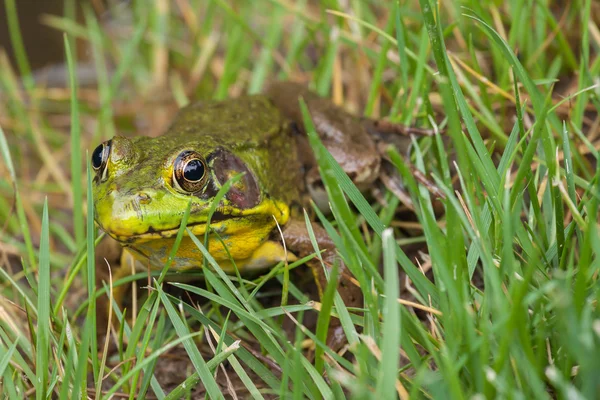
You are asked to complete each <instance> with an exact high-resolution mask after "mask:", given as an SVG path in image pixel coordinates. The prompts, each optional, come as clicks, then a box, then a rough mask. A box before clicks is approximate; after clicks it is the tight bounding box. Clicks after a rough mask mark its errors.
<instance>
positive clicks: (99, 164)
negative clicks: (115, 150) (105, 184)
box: [92, 140, 112, 179]
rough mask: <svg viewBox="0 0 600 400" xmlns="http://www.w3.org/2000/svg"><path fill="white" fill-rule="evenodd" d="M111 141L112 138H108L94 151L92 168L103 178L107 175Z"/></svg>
mask: <svg viewBox="0 0 600 400" xmlns="http://www.w3.org/2000/svg"><path fill="white" fill-rule="evenodd" d="M111 142H112V140H108V141H106V142H104V143H102V144H101V145H100V146H98V147H96V149H95V150H94V152H93V153H92V168H93V169H94V171H96V174H98V176H100V177H101V178H102V179H104V178H105V177H106V164H107V162H108V157H109V156H110V145H111Z"/></svg>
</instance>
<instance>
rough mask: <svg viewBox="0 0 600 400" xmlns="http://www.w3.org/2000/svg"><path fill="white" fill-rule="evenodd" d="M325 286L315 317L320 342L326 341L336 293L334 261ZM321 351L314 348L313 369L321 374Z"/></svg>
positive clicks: (322, 351) (337, 271)
mask: <svg viewBox="0 0 600 400" xmlns="http://www.w3.org/2000/svg"><path fill="white" fill-rule="evenodd" d="M328 275H329V276H328V281H327V286H326V287H325V290H324V292H323V296H322V297H321V309H320V310H319V317H318V319H317V329H316V336H317V338H318V339H319V340H320V341H321V342H326V340H327V332H328V331H329V321H330V320H331V309H332V308H333V303H334V296H335V294H336V289H337V284H338V275H339V265H338V264H337V262H335V263H334V264H333V265H332V266H331V269H330V270H329V274H328ZM323 353H324V348H323V347H320V346H317V347H316V348H315V369H316V370H317V372H318V373H319V374H323V362H324V360H323Z"/></svg>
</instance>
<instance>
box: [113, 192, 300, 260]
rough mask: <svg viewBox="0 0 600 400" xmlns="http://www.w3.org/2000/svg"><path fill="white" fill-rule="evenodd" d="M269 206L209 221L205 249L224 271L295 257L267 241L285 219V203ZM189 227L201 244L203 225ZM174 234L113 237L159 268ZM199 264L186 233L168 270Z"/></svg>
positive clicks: (168, 232)
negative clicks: (269, 209) (264, 210)
mask: <svg viewBox="0 0 600 400" xmlns="http://www.w3.org/2000/svg"><path fill="white" fill-rule="evenodd" d="M271 205H272V206H274V207H275V208H276V209H273V210H272V211H276V212H275V213H269V214H252V215H246V216H244V217H241V218H240V217H238V218H232V219H228V220H224V221H219V222H216V223H213V224H211V233H210V234H209V236H208V251H209V252H210V254H211V255H212V257H213V258H214V259H215V260H216V261H217V262H218V263H219V265H220V266H221V268H223V269H224V270H225V271H226V272H234V271H235V266H237V268H238V269H239V270H240V271H241V272H244V271H248V270H254V269H264V268H268V267H271V266H273V265H275V264H276V263H278V262H279V261H282V260H284V259H286V257H287V259H288V260H293V259H295V257H294V256H293V255H286V254H285V252H284V249H283V247H282V246H281V245H280V244H279V243H278V241H276V240H275V241H271V240H269V236H270V235H271V234H272V232H273V231H274V229H276V225H277V223H279V224H280V225H283V224H285V223H286V222H287V220H288V218H289V208H288V207H287V205H284V204H282V203H279V204H275V203H274V202H273V203H271ZM263 206H264V205H263ZM190 229H191V231H192V232H193V234H194V235H195V236H196V237H197V238H198V239H199V240H200V242H202V243H204V234H205V232H206V225H205V224H197V225H193V226H190ZM176 234H177V230H169V231H163V232H153V233H148V234H143V235H138V236H135V237H130V238H127V239H125V240H123V238H117V239H118V240H121V241H124V242H125V243H126V244H125V245H126V246H127V247H128V248H129V249H130V250H132V252H133V253H135V255H136V258H138V260H139V261H141V262H142V264H143V265H144V264H149V266H150V267H151V268H152V269H161V268H163V267H164V265H165V263H166V262H167V259H168V257H169V253H170V252H171V249H172V247H173V245H174V243H175V237H176ZM275 239H277V237H275ZM234 263H235V266H234ZM202 264H203V257H202V252H201V251H200V249H198V247H197V246H196V245H195V243H194V242H193V241H192V239H191V238H190V237H189V236H188V235H187V232H186V234H185V235H184V237H183V238H182V241H181V243H180V245H179V249H178V251H177V254H176V257H175V260H174V262H173V264H172V265H171V267H170V269H173V270H176V271H183V270H189V269H194V268H201V267H202Z"/></svg>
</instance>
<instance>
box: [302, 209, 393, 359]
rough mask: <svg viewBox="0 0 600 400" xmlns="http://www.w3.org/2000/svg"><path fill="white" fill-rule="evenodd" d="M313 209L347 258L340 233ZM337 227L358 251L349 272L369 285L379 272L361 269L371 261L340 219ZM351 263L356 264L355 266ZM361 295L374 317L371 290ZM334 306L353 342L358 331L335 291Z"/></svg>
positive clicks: (361, 282)
mask: <svg viewBox="0 0 600 400" xmlns="http://www.w3.org/2000/svg"><path fill="white" fill-rule="evenodd" d="M313 209H314V211H315V213H316V215H317V217H318V218H319V221H321V225H323V227H324V228H325V230H326V231H327V234H328V235H329V237H330V238H331V239H332V240H333V242H334V243H335V244H336V248H337V249H338V250H339V251H340V252H341V254H342V258H343V259H347V258H346V255H345V253H347V250H348V249H347V248H345V247H344V245H343V243H342V239H341V237H340V234H338V233H337V231H336V230H335V228H334V227H333V225H332V224H331V222H329V221H328V220H327V218H325V216H324V215H323V213H322V212H321V210H319V208H318V207H316V205H315V204H314V203H313ZM338 227H339V228H340V230H341V231H342V232H343V233H344V234H345V236H346V238H347V240H348V243H349V245H348V246H347V247H348V248H350V249H353V251H354V252H356V253H358V255H359V259H360V260H361V261H356V262H354V263H352V264H351V263H347V264H346V267H347V268H348V269H349V270H350V272H352V274H353V275H354V276H355V278H356V279H357V280H358V282H359V284H360V287H361V289H362V288H366V287H369V286H370V282H373V281H376V280H377V278H376V277H379V278H381V277H380V276H379V272H378V271H377V270H376V269H374V268H373V269H372V270H369V267H367V268H365V271H364V273H363V271H362V269H363V268H364V266H365V265H369V264H370V263H371V261H370V260H368V257H364V258H363V257H362V256H361V255H363V254H362V252H361V251H358V250H357V249H359V248H360V246H358V245H355V244H354V242H353V237H352V235H351V234H350V233H349V232H348V228H347V227H346V225H345V224H344V223H343V222H342V221H341V219H338ZM353 264H356V266H355V265H353ZM373 271H374V274H371V272H373ZM352 284H354V283H352ZM363 296H364V303H365V305H366V307H367V309H368V310H369V311H370V312H371V313H372V315H373V318H374V319H376V316H377V310H376V308H375V301H374V299H373V295H372V293H371V291H370V290H366V291H365V290H363ZM335 307H336V310H337V314H338V318H339V319H340V322H341V324H342V328H343V329H344V333H345V334H346V338H347V339H348V343H350V344H355V343H356V342H357V341H358V333H357V332H356V328H355V327H354V323H353V321H352V317H351V316H350V313H349V312H348V309H347V308H346V305H345V304H344V302H343V300H342V298H341V296H340V294H339V293H337V294H336V296H335ZM363 320H364V318H363ZM362 325H363V326H365V325H366V324H365V323H364V322H363V323H362ZM359 361H360V360H359ZM365 367H366V366H365Z"/></svg>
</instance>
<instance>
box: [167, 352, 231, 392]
mask: <svg viewBox="0 0 600 400" xmlns="http://www.w3.org/2000/svg"><path fill="white" fill-rule="evenodd" d="M239 349H240V345H239V341H237V342H235V343H233V344H232V345H231V346H229V347H227V348H226V349H225V350H224V351H223V352H221V353H219V354H217V355H216V356H215V357H214V358H212V359H211V360H210V361H208V362H207V363H206V365H207V366H208V367H209V368H211V369H214V368H216V367H217V366H219V364H221V363H223V362H225V360H229V358H230V357H231V356H232V355H233V354H235V353H237V351H238V350H239ZM201 380H202V376H201V375H199V374H198V372H194V373H193V374H192V375H190V376H189V377H188V378H187V379H186V380H185V381H183V382H182V383H181V384H179V385H178V386H177V387H176V388H175V389H173V390H172V391H171V392H170V393H169V394H168V395H167V396H166V397H165V399H164V400H176V399H181V398H183V396H184V395H185V394H186V393H187V392H188V391H189V388H193V387H195V386H197V385H198V382H200V381H201ZM221 396H222V395H221ZM222 398H224V397H222Z"/></svg>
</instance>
